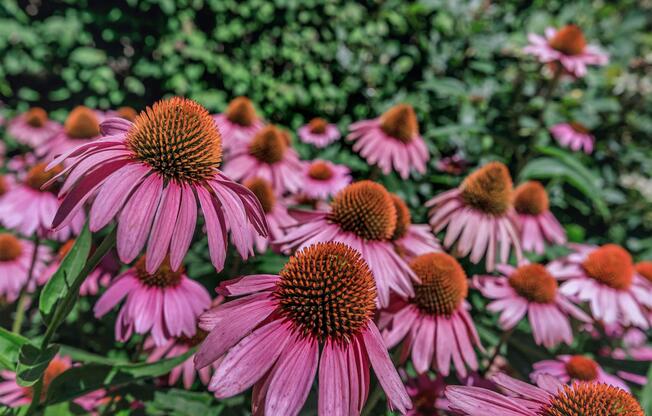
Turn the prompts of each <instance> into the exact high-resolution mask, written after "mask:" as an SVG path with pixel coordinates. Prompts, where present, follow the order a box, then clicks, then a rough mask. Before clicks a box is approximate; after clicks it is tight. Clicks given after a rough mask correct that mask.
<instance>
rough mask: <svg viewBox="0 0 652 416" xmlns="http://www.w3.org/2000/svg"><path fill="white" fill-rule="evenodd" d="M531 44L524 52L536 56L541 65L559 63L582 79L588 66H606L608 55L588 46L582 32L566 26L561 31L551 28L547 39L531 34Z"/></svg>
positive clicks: (547, 32)
mask: <svg viewBox="0 0 652 416" xmlns="http://www.w3.org/2000/svg"><path fill="white" fill-rule="evenodd" d="M528 40H529V41H530V44H529V45H528V46H526V47H525V48H524V49H523V52H525V53H528V54H531V55H534V56H536V57H537V58H538V59H539V62H541V63H548V62H559V63H560V64H561V65H562V66H563V67H564V68H565V69H566V70H567V71H568V72H570V73H571V74H573V75H574V76H576V77H578V78H580V77H583V76H584V75H586V67H587V66H588V65H606V64H607V62H609V57H608V55H607V54H605V53H603V52H602V51H600V49H599V48H598V47H596V46H593V45H587V44H586V39H585V38H584V34H583V33H582V30H581V29H580V28H579V27H577V26H576V25H566V26H564V27H562V28H560V29H559V30H557V29H554V28H552V27H549V28H547V29H546V30H545V37H544V36H540V35H536V34H534V33H530V34H529V35H528Z"/></svg>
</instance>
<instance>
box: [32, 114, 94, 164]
mask: <svg viewBox="0 0 652 416" xmlns="http://www.w3.org/2000/svg"><path fill="white" fill-rule="evenodd" d="M104 119H105V116H104V113H103V112H101V111H95V110H91V109H90V108H88V107H85V106H83V105H79V106H77V107H75V108H73V109H72V111H71V112H70V114H68V118H67V119H66V121H65V123H64V124H63V129H60V130H59V131H58V132H57V133H56V134H55V135H53V136H52V137H50V139H49V140H47V141H44V142H43V143H42V144H41V145H40V146H39V147H37V148H36V154H37V156H39V157H45V158H46V159H47V160H48V161H50V160H52V159H54V158H55V157H57V156H58V155H60V154H62V153H67V152H69V151H71V150H73V149H74V148H76V147H77V146H79V145H82V144H87V143H90V142H92V141H94V140H96V139H99V138H100V137H101V134H100V123H101V122H102V121H104Z"/></svg>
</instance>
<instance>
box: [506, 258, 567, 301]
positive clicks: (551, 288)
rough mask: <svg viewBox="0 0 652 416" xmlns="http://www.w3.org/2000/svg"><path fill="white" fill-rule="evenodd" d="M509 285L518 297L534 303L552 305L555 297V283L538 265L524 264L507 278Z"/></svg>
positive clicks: (544, 269) (543, 268)
mask: <svg viewBox="0 0 652 416" xmlns="http://www.w3.org/2000/svg"><path fill="white" fill-rule="evenodd" d="M509 285H510V286H511V287H512V288H513V289H514V290H515V291H516V293H518V294H519V295H520V296H522V297H524V298H525V299H527V300H529V301H530V302H536V303H553V302H554V301H555V297H556V296H557V281H556V280H555V278H554V277H552V275H551V274H550V273H549V272H548V270H546V268H545V267H543V266H542V265H540V264H536V263H533V264H526V265H525V266H521V267H519V268H518V269H516V270H515V271H514V273H512V275H511V276H509Z"/></svg>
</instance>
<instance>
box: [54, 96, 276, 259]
mask: <svg viewBox="0 0 652 416" xmlns="http://www.w3.org/2000/svg"><path fill="white" fill-rule="evenodd" d="M102 129H103V131H104V133H105V134H107V136H106V137H103V138H102V139H99V140H96V141H93V142H90V143H87V144H85V145H81V146H79V147H77V148H76V149H75V150H72V151H70V152H68V153H65V154H63V155H61V156H60V157H58V158H57V159H56V160H55V161H54V162H52V163H51V166H52V165H54V164H57V163H60V162H61V161H63V160H65V159H69V160H71V161H72V163H71V164H70V165H69V166H67V167H66V169H64V170H63V171H62V172H61V173H60V174H59V175H58V176H61V175H67V178H66V181H65V183H64V185H63V187H62V188H61V192H60V195H61V196H62V197H63V201H62V202H61V205H60V207H59V210H58V211H57V215H56V216H55V218H54V221H53V227H54V228H55V229H60V228H61V227H64V226H66V225H67V224H68V223H69V222H70V221H71V219H72V218H73V217H74V216H75V215H76V214H77V213H78V212H79V211H80V210H81V209H82V208H83V206H84V203H85V202H86V201H87V200H89V198H91V197H93V196H94V201H93V204H92V207H91V210H90V213H89V226H90V230H91V231H93V232H95V231H98V230H100V229H102V228H103V227H105V226H106V225H107V224H108V223H109V222H111V220H113V218H116V217H117V250H118V256H119V257H120V260H121V261H122V262H123V263H130V262H132V261H133V260H134V259H135V258H136V257H138V255H139V253H140V252H141V250H142V249H143V247H144V246H145V245H147V248H146V255H147V270H148V271H149V272H154V271H155V270H156V269H157V268H158V266H159V265H160V264H161V263H162V262H163V259H164V258H165V257H166V255H168V253H169V256H170V265H171V266H172V269H173V270H177V269H178V268H179V266H180V265H181V262H182V260H183V258H184V256H185V254H186V252H187V251H188V248H189V247H190V244H191V242H192V237H193V233H194V231H195V226H196V223H197V208H198V206H197V205H198V203H197V200H199V206H200V207H201V211H202V213H203V215H204V220H205V223H206V227H205V230H206V233H207V234H208V248H209V252H210V257H211V261H212V263H213V265H214V266H215V268H216V269H217V270H218V271H219V270H222V268H223V267H224V261H225V258H226V248H227V231H229V230H230V231H231V235H232V237H233V241H234V243H235V246H236V248H237V250H238V252H239V253H240V256H241V257H243V258H245V259H246V258H247V257H248V256H249V255H250V254H253V245H254V239H253V233H252V232H251V230H252V229H253V230H255V231H256V232H257V233H258V234H260V235H263V236H266V235H267V224H266V223H265V218H264V214H263V212H262V207H261V206H260V203H259V202H258V200H257V199H256V197H255V196H254V195H253V194H252V193H251V192H250V191H249V190H248V189H247V188H245V187H244V186H241V185H239V184H237V183H235V182H233V181H232V180H231V179H229V178H228V177H226V176H225V175H224V174H222V172H220V171H219V169H218V168H219V165H220V162H221V157H222V148H221V139H220V134H219V132H218V130H217V126H216V125H215V122H214V121H213V119H212V118H211V116H210V115H209V114H208V112H207V111H206V109H204V108H203V107H202V106H200V105H199V104H197V103H195V102H194V101H191V100H189V99H185V98H180V97H174V98H171V99H168V100H163V101H159V102H157V103H155V104H154V105H153V106H152V107H148V108H147V109H146V110H145V111H143V112H142V113H140V115H138V117H137V118H136V122H135V123H131V122H130V121H127V120H124V119H121V118H112V119H109V120H108V121H106V122H105V123H102ZM146 243H147V244H146Z"/></svg>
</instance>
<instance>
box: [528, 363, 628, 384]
mask: <svg viewBox="0 0 652 416" xmlns="http://www.w3.org/2000/svg"><path fill="white" fill-rule="evenodd" d="M532 368H533V369H534V371H532V373H531V374H530V378H531V379H532V380H537V379H538V378H539V376H541V375H542V374H549V375H551V376H553V377H554V378H556V379H557V380H559V381H560V382H562V383H564V384H568V383H569V382H572V381H586V382H596V383H604V384H609V385H611V386H615V387H618V388H621V389H623V390H625V391H629V387H627V384H626V383H625V382H624V381H623V380H621V379H619V378H618V377H616V376H612V375H611V374H608V373H606V372H605V371H604V370H603V369H602V367H600V365H599V364H598V363H596V362H595V360H593V359H592V358H589V357H587V356H585V355H558V356H557V357H556V358H555V359H554V360H543V361H538V362H536V363H534V364H533V365H532Z"/></svg>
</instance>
